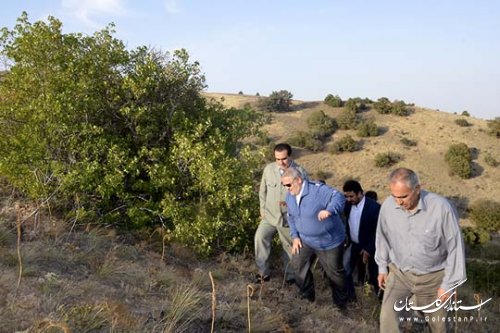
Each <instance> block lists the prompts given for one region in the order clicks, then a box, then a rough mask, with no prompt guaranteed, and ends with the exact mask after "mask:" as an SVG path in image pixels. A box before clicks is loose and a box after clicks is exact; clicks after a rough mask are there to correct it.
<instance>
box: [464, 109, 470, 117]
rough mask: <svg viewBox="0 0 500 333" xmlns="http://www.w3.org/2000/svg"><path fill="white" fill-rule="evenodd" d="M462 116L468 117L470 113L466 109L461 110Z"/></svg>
mask: <svg viewBox="0 0 500 333" xmlns="http://www.w3.org/2000/svg"><path fill="white" fill-rule="evenodd" d="M462 116H464V117H470V113H469V112H468V111H465V110H464V111H462Z"/></svg>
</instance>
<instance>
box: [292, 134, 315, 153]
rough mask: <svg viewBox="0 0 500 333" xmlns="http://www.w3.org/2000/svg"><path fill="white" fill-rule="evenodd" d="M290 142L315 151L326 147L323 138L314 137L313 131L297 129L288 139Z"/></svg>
mask: <svg viewBox="0 0 500 333" xmlns="http://www.w3.org/2000/svg"><path fill="white" fill-rule="evenodd" d="M288 143H289V144H291V145H293V146H297V147H302V148H305V149H308V150H311V151H314V152H318V151H322V150H323V148H324V145H323V142H322V141H321V140H319V139H317V138H316V137H314V135H313V134H312V133H310V132H304V131H297V132H296V133H295V134H294V135H293V136H291V137H290V138H289V139H288Z"/></svg>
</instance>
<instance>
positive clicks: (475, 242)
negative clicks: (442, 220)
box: [462, 227, 491, 247]
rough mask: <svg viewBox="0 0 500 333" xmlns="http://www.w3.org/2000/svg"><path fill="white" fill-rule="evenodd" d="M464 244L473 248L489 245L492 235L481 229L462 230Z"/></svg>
mask: <svg viewBox="0 0 500 333" xmlns="http://www.w3.org/2000/svg"><path fill="white" fill-rule="evenodd" d="M462 234H463V236H464V242H465V243H466V244H467V245H469V246H472V247H476V246H479V245H484V244H487V243H488V242H489V241H490V239H491V235H490V233H489V232H488V231H486V230H484V229H480V228H472V227H465V228H462Z"/></svg>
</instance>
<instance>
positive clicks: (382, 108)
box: [373, 97, 391, 114]
mask: <svg viewBox="0 0 500 333" xmlns="http://www.w3.org/2000/svg"><path fill="white" fill-rule="evenodd" d="M373 107H374V108H375V110H377V112H378V113H381V114H389V113H391V101H390V100H389V99H388V98H387V97H380V98H379V99H378V100H377V101H376V102H375V103H374V104H373Z"/></svg>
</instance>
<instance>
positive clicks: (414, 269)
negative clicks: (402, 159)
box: [375, 168, 466, 333]
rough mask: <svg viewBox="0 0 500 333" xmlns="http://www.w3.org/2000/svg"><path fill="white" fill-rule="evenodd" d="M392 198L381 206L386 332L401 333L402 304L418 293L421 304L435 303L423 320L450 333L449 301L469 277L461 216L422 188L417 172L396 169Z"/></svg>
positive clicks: (379, 257)
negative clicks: (443, 303) (441, 303)
mask: <svg viewBox="0 0 500 333" xmlns="http://www.w3.org/2000/svg"><path fill="white" fill-rule="evenodd" d="M389 187H390V190H391V194H392V196H391V197H389V198H387V199H386V200H385V201H384V203H383V204H382V207H381V209H380V215H379V220H378V227H377V234H376V242H375V247H376V251H375V261H376V262H377V264H378V271H379V275H378V283H379V286H380V288H382V289H385V293H384V299H383V301H382V309H381V313H380V331H381V332H384V333H385V332H388V333H391V332H399V328H398V323H399V317H401V316H404V315H405V314H404V313H403V311H401V307H400V306H399V305H400V304H405V302H407V299H409V298H410V297H412V296H414V299H415V300H414V302H415V304H414V305H415V306H416V307H422V306H426V305H431V309H432V310H435V311H434V312H430V313H426V314H425V315H422V316H421V318H425V316H427V318H429V320H428V321H427V322H428V324H429V327H430V328H431V331H432V332H446V321H445V320H443V319H444V318H446V310H445V309H444V307H441V308H440V309H438V304H433V303H434V302H436V301H437V300H438V299H440V300H441V301H445V300H446V299H448V296H449V294H450V292H451V289H452V288H453V287H454V286H456V285H457V284H459V283H460V282H462V281H464V280H465V279H466V275H465V252H464V243H463V239H462V234H461V232H460V227H459V218H458V214H457V212H456V210H455V208H454V207H453V206H452V205H451V204H450V203H449V202H448V200H446V199H445V198H443V197H441V196H439V195H437V194H435V193H431V192H427V191H424V190H422V189H421V188H420V184H419V180H418V177H417V175H416V174H415V172H414V171H412V170H410V169H406V168H399V169H396V170H394V171H393V172H392V173H391V175H390V178H389Z"/></svg>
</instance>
